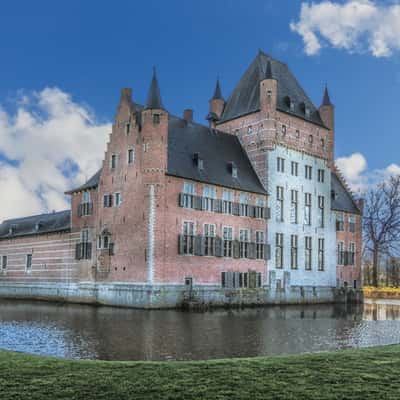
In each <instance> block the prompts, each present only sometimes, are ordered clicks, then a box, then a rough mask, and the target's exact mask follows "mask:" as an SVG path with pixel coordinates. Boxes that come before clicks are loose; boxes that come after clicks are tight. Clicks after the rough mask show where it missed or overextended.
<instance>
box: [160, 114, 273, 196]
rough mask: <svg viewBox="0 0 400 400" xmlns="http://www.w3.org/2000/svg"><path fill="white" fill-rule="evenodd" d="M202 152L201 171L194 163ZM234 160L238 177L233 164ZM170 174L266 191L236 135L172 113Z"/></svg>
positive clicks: (260, 191)
mask: <svg viewBox="0 0 400 400" xmlns="http://www.w3.org/2000/svg"><path fill="white" fill-rule="evenodd" d="M195 153H198V155H199V158H200V159H202V160H203V163H204V169H203V170H200V169H199V168H198V167H197V165H196V163H195V162H194V159H193V157H194V154H195ZM231 162H233V163H234V165H235V166H236V167H237V170H238V177H237V178H233V177H232V173H231V171H230V170H229V166H230V164H229V163H231ZM167 174H169V175H174V176H179V177H181V178H187V179H193V180H196V181H200V182H205V183H210V184H214V185H219V186H225V187H228V188H232V189H238V190H243V191H249V192H253V193H262V194H266V192H265V190H264V188H263V186H262V184H261V182H260V181H259V179H258V177H257V174H256V172H255V171H254V169H253V167H252V165H251V163H250V160H249V159H248V157H247V154H246V153H245V151H244V150H243V148H242V146H241V144H240V142H239V139H238V138H237V137H236V136H235V135H231V134H228V133H223V132H220V131H217V130H213V129H210V128H208V127H205V126H203V125H200V124H197V123H194V122H193V123H191V122H189V123H187V122H186V121H184V120H182V119H180V118H177V117H173V116H170V119H169V129H168V168H167Z"/></svg>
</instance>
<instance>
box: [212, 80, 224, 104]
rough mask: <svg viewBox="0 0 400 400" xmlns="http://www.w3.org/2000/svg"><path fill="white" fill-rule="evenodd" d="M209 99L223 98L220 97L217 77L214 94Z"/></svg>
mask: <svg viewBox="0 0 400 400" xmlns="http://www.w3.org/2000/svg"><path fill="white" fill-rule="evenodd" d="M211 100H224V98H223V97H222V91H221V86H220V85H219V79H217V83H216V85H215V90H214V95H213V97H212V98H211Z"/></svg>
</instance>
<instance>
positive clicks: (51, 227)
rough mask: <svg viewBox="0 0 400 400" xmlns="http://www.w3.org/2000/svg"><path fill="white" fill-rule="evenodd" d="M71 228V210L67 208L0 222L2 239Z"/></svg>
mask: <svg viewBox="0 0 400 400" xmlns="http://www.w3.org/2000/svg"><path fill="white" fill-rule="evenodd" d="M10 229H11V232H10ZM70 229H71V211H70V210H65V211H59V212H53V213H50V214H41V215H33V216H30V217H25V218H15V219H8V220H6V221H3V223H2V224H0V239H10V238H14V237H19V236H28V235H40V234H43V233H53V232H62V231H69V230H70Z"/></svg>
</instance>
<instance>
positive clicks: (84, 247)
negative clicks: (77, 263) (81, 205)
mask: <svg viewBox="0 0 400 400" xmlns="http://www.w3.org/2000/svg"><path fill="white" fill-rule="evenodd" d="M91 258H92V243H91V242H90V237H89V229H82V230H81V234H80V243H77V244H76V253H75V259H76V260H90V259H91Z"/></svg>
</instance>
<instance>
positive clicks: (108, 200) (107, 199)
mask: <svg viewBox="0 0 400 400" xmlns="http://www.w3.org/2000/svg"><path fill="white" fill-rule="evenodd" d="M112 205H113V196H112V194H105V195H104V196H103V207H112Z"/></svg>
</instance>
